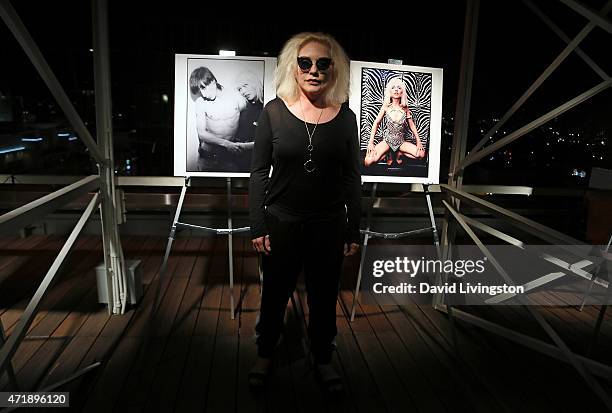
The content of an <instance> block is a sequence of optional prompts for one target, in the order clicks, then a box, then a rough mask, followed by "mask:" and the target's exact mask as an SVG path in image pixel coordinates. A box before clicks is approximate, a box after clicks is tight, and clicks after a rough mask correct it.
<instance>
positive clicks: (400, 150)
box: [350, 62, 442, 183]
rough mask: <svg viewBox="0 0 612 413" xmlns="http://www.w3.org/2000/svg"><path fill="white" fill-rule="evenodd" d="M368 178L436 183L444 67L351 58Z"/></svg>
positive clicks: (363, 168)
mask: <svg viewBox="0 0 612 413" xmlns="http://www.w3.org/2000/svg"><path fill="white" fill-rule="evenodd" d="M351 76H352V82H351V85H352V88H351V98H350V105H351V108H352V109H353V111H354V112H355V113H356V114H357V116H358V121H359V147H360V160H361V162H360V163H361V173H362V177H363V181H364V182H407V183H438V173H439V164H440V153H439V151H440V127H441V117H442V110H441V103H442V70H441V69H432V68H421V67H414V66H403V65H391V64H379V63H367V62H351Z"/></svg>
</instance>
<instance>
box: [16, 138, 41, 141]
mask: <svg viewBox="0 0 612 413" xmlns="http://www.w3.org/2000/svg"><path fill="white" fill-rule="evenodd" d="M42 140H43V138H21V142H40V141H42Z"/></svg>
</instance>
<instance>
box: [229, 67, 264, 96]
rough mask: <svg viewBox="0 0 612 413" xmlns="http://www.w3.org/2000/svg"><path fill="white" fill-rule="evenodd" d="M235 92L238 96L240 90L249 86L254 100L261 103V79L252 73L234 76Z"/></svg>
mask: <svg viewBox="0 0 612 413" xmlns="http://www.w3.org/2000/svg"><path fill="white" fill-rule="evenodd" d="M235 82H236V90H238V92H239V93H240V94H242V92H240V89H241V88H242V87H244V86H251V87H252V88H253V89H254V90H255V94H256V95H257V96H256V98H257V100H258V101H260V102H262V103H263V84H262V82H261V77H259V76H257V75H256V74H255V73H253V72H242V73H239V74H238V76H236V81H235Z"/></svg>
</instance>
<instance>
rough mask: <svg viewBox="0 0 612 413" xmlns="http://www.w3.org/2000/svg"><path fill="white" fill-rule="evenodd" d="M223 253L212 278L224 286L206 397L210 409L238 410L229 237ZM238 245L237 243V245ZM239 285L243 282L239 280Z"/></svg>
mask: <svg viewBox="0 0 612 413" xmlns="http://www.w3.org/2000/svg"><path fill="white" fill-rule="evenodd" d="M221 244H222V245H223V248H220V251H219V253H217V254H216V256H215V260H223V266H222V267H221V268H223V270H222V271H220V272H214V273H212V274H211V276H210V277H209V278H208V280H209V282H212V283H217V284H220V285H221V286H222V293H221V302H220V307H219V308H220V310H219V316H218V319H217V333H216V340H215V345H214V347H213V358H212V365H211V368H210V377H211V380H209V382H208V394H207V397H206V405H205V406H206V411H207V412H227V411H235V406H236V379H237V377H236V374H237V369H238V319H234V320H232V319H231V311H230V288H229V282H228V271H229V269H228V262H227V261H228V259H227V239H226V238H222V239H221ZM234 247H235V245H234ZM234 264H235V265H234V268H235V269H236V270H237V271H236V273H237V274H240V270H241V267H242V265H241V261H240V260H239V262H235V263H234ZM238 285H239V284H238Z"/></svg>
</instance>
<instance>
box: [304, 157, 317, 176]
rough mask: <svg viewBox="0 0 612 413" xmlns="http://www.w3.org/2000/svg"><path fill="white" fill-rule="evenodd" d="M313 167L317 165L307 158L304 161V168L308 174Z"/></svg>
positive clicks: (312, 170) (313, 169)
mask: <svg viewBox="0 0 612 413" xmlns="http://www.w3.org/2000/svg"><path fill="white" fill-rule="evenodd" d="M315 169H317V166H316V165H315V163H314V162H313V160H312V159H309V160H307V161H306V162H304V170H305V171H306V172H308V173H309V174H310V173H313V172H314V171H315Z"/></svg>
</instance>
